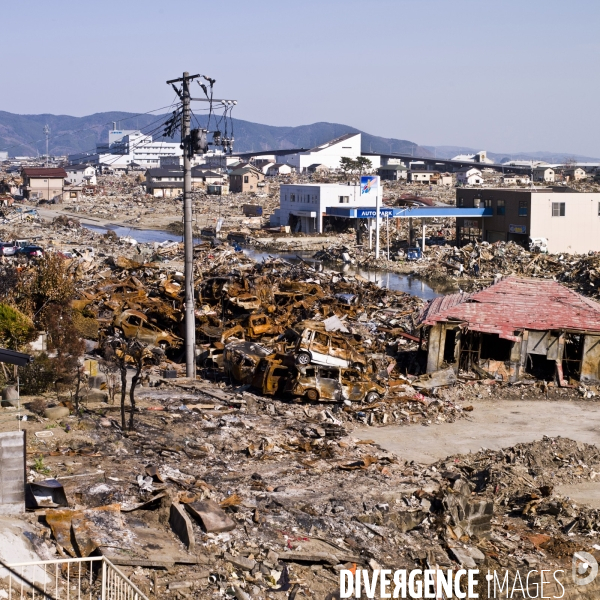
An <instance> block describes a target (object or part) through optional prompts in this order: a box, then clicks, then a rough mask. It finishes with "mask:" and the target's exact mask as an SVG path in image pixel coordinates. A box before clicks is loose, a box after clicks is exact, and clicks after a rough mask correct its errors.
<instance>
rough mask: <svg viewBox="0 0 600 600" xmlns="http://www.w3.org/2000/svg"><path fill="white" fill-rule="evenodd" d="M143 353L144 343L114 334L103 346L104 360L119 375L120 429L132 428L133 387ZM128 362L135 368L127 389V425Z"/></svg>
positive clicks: (139, 375) (139, 370)
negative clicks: (127, 404)
mask: <svg viewBox="0 0 600 600" xmlns="http://www.w3.org/2000/svg"><path fill="white" fill-rule="evenodd" d="M145 355H146V344H144V343H142V342H140V341H139V340H137V339H132V340H124V339H122V338H120V337H116V336H115V337H111V338H109V339H107V341H106V344H105V346H104V359H105V362H106V363H109V364H111V365H112V367H111V368H112V369H113V370H114V371H118V372H119V373H120V375H121V429H123V430H125V429H126V428H127V427H129V430H132V429H133V428H134V413H135V388H136V387H137V385H138V383H139V381H140V378H141V374H142V370H143V368H144V358H145ZM130 364H131V365H133V367H134V368H135V373H134V375H133V378H132V380H131V386H130V389H129V403H130V413H129V426H128V425H127V422H126V417H125V401H126V399H127V368H128V366H129V365H130Z"/></svg>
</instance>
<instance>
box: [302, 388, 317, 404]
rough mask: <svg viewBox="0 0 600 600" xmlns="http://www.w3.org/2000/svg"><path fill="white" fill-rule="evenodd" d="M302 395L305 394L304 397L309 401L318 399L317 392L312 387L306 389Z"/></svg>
mask: <svg viewBox="0 0 600 600" xmlns="http://www.w3.org/2000/svg"><path fill="white" fill-rule="evenodd" d="M304 395H305V396H306V399H307V400H310V401H311V402H316V401H317V400H318V399H319V392H317V390H314V389H311V390H306V393H305V394H304Z"/></svg>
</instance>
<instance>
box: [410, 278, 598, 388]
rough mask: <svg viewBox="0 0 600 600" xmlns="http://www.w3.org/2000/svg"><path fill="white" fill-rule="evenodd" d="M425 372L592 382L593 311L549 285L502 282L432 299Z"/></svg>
mask: <svg viewBox="0 0 600 600" xmlns="http://www.w3.org/2000/svg"><path fill="white" fill-rule="evenodd" d="M419 322H420V327H422V328H425V329H426V330H428V337H429V343H428V356H427V372H428V373H432V372H435V371H438V370H440V369H442V368H443V367H444V366H446V365H449V366H452V367H453V368H454V370H455V371H456V372H458V371H459V370H462V371H464V372H475V373H476V374H478V375H479V376H490V377H493V378H497V379H502V380H504V381H513V382H514V381H518V380H520V379H522V378H524V377H527V376H528V375H530V376H531V375H533V376H535V377H538V378H540V379H546V380H551V379H553V378H556V380H557V382H558V383H559V384H560V385H567V383H568V381H569V380H570V379H571V380H577V381H582V382H598V381H600V304H598V303H597V302H594V301H593V300H590V299H589V298H585V297H584V296H581V295H580V294H577V293H576V292H574V291H572V290H569V289H567V288H566V287H564V286H562V285H560V284H559V283H557V282H555V281H548V280H546V281H544V280H539V279H527V278H518V277H508V278H507V279H505V280H503V281H500V282H498V283H496V284H495V285H492V286H491V287H488V288H486V289H484V290H482V291H480V292H477V293H475V294H464V293H458V294H452V295H448V296H443V297H439V298H435V299H434V300H432V301H431V302H429V303H428V304H427V306H425V307H424V309H423V310H422V312H421V314H420V317H419Z"/></svg>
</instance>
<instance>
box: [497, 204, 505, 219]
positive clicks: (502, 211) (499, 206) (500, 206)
mask: <svg viewBox="0 0 600 600" xmlns="http://www.w3.org/2000/svg"><path fill="white" fill-rule="evenodd" d="M496 214H497V215H498V216H504V215H505V214H506V207H505V206H504V200H498V201H497V202H496Z"/></svg>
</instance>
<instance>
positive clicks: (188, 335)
mask: <svg viewBox="0 0 600 600" xmlns="http://www.w3.org/2000/svg"><path fill="white" fill-rule="evenodd" d="M197 77H200V75H192V76H191V77H190V74H189V73H188V72H187V71H186V72H185V73H184V74H183V77H181V78H179V79H172V80H171V81H167V83H170V84H173V83H179V82H181V84H182V89H181V94H180V98H181V102H182V112H181V147H182V149H183V247H184V275H185V283H184V287H185V296H184V302H185V304H184V306H185V313H184V314H185V374H186V377H191V378H192V379H195V378H196V318H195V315H194V304H195V303H194V238H193V232H192V164H191V156H192V152H193V150H192V148H191V143H190V142H191V140H190V122H191V108H190V100H191V96H190V81H192V80H193V79H196V78H197Z"/></svg>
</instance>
